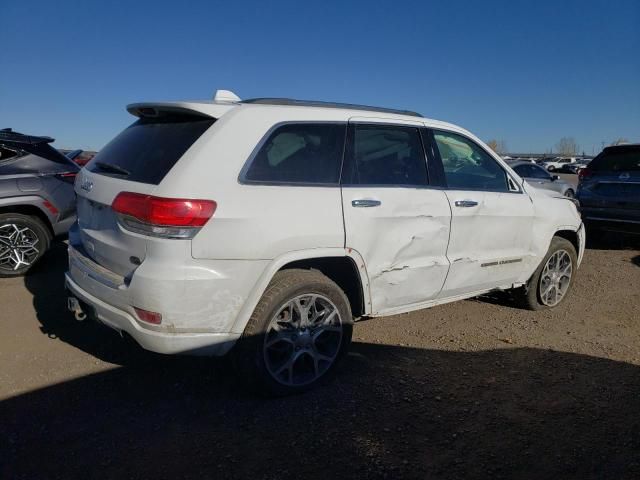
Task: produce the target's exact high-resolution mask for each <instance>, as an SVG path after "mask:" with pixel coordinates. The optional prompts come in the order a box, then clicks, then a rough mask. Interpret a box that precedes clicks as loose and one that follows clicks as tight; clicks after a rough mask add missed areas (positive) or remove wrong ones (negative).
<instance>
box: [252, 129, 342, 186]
mask: <svg viewBox="0 0 640 480" xmlns="http://www.w3.org/2000/svg"><path fill="white" fill-rule="evenodd" d="M345 131H346V124H339V123H291V124H285V125H281V126H279V127H277V128H276V129H275V130H273V131H272V132H271V133H270V134H269V136H268V137H267V139H266V140H265V141H264V142H263V143H262V145H261V146H260V149H259V150H258V152H257V153H256V154H255V155H254V157H253V158H252V160H250V163H249V166H248V168H247V169H246V172H245V173H244V175H242V176H241V177H242V181H244V182H248V183H266V184H273V183H276V184H278V183H283V184H303V185H310V184H311V185H313V184H316V185H338V182H339V180H340V165H341V163H342V152H343V149H344V136H345Z"/></svg>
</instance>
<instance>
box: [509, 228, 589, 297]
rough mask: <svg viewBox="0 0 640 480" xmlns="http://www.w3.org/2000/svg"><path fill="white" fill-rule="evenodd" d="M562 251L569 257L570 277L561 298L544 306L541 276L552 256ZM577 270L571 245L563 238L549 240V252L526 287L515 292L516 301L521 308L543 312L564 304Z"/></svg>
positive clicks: (576, 258) (575, 255) (573, 248)
mask: <svg viewBox="0 0 640 480" xmlns="http://www.w3.org/2000/svg"><path fill="white" fill-rule="evenodd" d="M563 250H564V251H565V252H567V253H568V254H569V257H570V259H571V265H572V272H571V277H570V279H569V282H568V285H567V289H566V291H565V293H564V295H562V298H561V299H560V300H559V301H558V302H557V303H556V304H555V305H552V306H550V305H547V304H545V303H544V302H543V300H542V295H541V293H542V292H541V287H542V282H541V276H542V272H543V271H544V268H545V266H546V264H547V262H548V261H549V259H550V258H551V256H552V255H554V254H555V253H556V252H560V251H563ZM577 268H578V255H577V253H576V249H575V247H574V246H573V244H572V243H571V242H570V241H569V240H567V239H565V238H562V237H553V239H552V240H551V245H550V246H549V250H547V254H546V255H545V256H544V258H543V259H542V262H540V265H539V266H538V268H537V269H536V271H535V272H534V273H533V275H532V276H531V278H530V279H529V281H528V282H527V285H525V286H524V287H521V288H519V289H517V290H516V292H515V293H516V296H517V297H519V298H518V299H519V300H520V303H521V304H522V306H523V307H524V308H527V309H529V310H545V309H548V308H555V307H557V306H558V305H560V304H561V303H562V302H564V301H565V299H566V298H567V296H568V295H569V294H570V293H571V289H572V287H573V282H574V280H575V275H576V272H577Z"/></svg>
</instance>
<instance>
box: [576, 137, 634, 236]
mask: <svg viewBox="0 0 640 480" xmlns="http://www.w3.org/2000/svg"><path fill="white" fill-rule="evenodd" d="M578 176H579V179H580V183H579V184H578V192H577V194H576V198H577V199H578V200H579V201H580V206H581V210H582V218H583V220H584V221H585V223H587V228H588V227H591V229H592V230H598V229H602V230H613V231H624V232H629V233H640V144H638V143H636V144H626V145H616V146H611V147H607V148H605V149H604V150H603V151H602V152H601V153H600V154H599V155H598V156H597V157H596V158H594V159H593V160H592V161H591V163H589V166H588V167H586V168H583V169H582V170H580V171H579V173H578Z"/></svg>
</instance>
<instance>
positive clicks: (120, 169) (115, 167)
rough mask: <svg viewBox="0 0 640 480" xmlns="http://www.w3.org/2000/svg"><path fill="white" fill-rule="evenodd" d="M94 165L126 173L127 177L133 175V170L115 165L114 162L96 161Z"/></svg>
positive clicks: (110, 170) (108, 170)
mask: <svg viewBox="0 0 640 480" xmlns="http://www.w3.org/2000/svg"><path fill="white" fill-rule="evenodd" d="M94 165H95V166H96V167H98V168H99V169H100V170H104V171H105V172H111V173H116V174H118V175H124V176H125V177H128V176H129V175H131V172H130V171H129V170H127V169H126V168H122V167H119V166H118V165H114V164H112V163H105V162H96V163H95V164H94Z"/></svg>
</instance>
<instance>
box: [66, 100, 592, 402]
mask: <svg viewBox="0 0 640 480" xmlns="http://www.w3.org/2000/svg"><path fill="white" fill-rule="evenodd" d="M128 110H129V112H130V113H131V114H133V115H134V116H136V117H137V120H136V121H135V122H134V123H133V124H132V125H131V126H129V127H128V128H126V129H125V130H124V131H123V132H122V133H121V134H120V135H118V136H117V137H116V138H115V139H114V140H113V141H112V142H111V143H109V144H108V145H107V146H106V147H105V148H104V149H103V150H102V151H101V152H100V153H99V154H98V155H97V156H96V157H95V158H94V159H93V160H92V161H91V162H90V163H89V164H88V165H87V167H86V168H85V169H83V170H82V172H81V174H80V176H79V178H78V181H77V182H76V192H77V194H78V224H77V226H76V227H75V228H73V229H72V230H71V233H70V247H69V272H68V273H67V275H66V283H67V287H68V289H69V290H70V299H69V307H70V309H71V310H73V311H74V312H75V314H76V316H78V317H79V318H83V317H84V316H85V315H90V316H92V317H95V318H97V319H98V320H99V321H101V322H102V323H104V324H106V325H108V326H110V327H112V328H115V329H117V330H120V331H124V332H127V333H128V334H129V335H131V336H132V337H133V338H134V339H135V340H136V341H137V342H138V343H140V345H142V346H143V347H144V348H146V349H149V350H153V351H156V352H162V353H194V354H212V355H223V354H225V353H227V352H229V351H231V350H233V352H232V353H233V355H234V359H235V363H236V365H237V367H238V369H239V371H240V372H241V377H242V378H246V379H248V380H249V381H250V382H251V383H252V384H254V385H260V386H262V387H264V388H266V389H267V390H269V391H271V392H273V393H276V394H284V393H291V392H297V391H301V390H304V389H307V388H310V387H311V386H313V385H315V384H316V383H318V382H319V381H321V380H323V379H325V378H327V376H328V375H329V374H330V373H331V372H332V371H333V370H334V367H335V365H336V363H337V362H338V360H339V359H340V358H341V357H342V356H343V355H344V353H345V351H346V350H347V349H348V346H349V343H350V341H351V331H352V323H353V321H354V319H358V318H362V317H374V316H383V315H392V314H397V313H403V312H409V311H412V310H417V309H421V308H426V307H431V306H434V305H438V304H442V303H446V302H451V301H454V300H461V299H464V298H469V297H473V296H477V295H480V294H483V293H486V292H488V291H491V290H496V289H500V290H507V289H513V290H515V291H516V292H517V293H518V294H519V295H520V297H521V298H522V299H523V302H524V303H525V304H526V305H527V306H528V307H529V308H533V309H542V308H550V307H554V306H556V305H558V304H559V303H560V302H561V301H563V300H564V298H566V296H567V294H568V292H569V289H570V288H571V285H572V282H573V278H574V276H575V274H576V270H577V268H578V265H579V263H580V260H581V258H582V253H583V251H584V230H583V228H582V223H581V221H580V217H579V215H578V213H577V211H576V207H575V205H574V204H573V203H572V202H571V201H568V200H566V199H561V198H551V197H549V196H548V195H546V194H543V193H540V192H538V191H536V190H535V189H531V188H528V186H527V185H526V183H523V182H522V181H521V179H520V178H519V177H518V176H517V175H516V174H515V173H514V172H513V171H512V170H511V169H510V168H509V167H508V166H507V165H506V164H505V163H504V162H503V161H502V160H501V159H500V158H499V157H497V156H496V155H495V154H493V153H492V152H491V150H490V149H488V148H487V147H486V146H485V145H484V144H483V143H482V142H481V141H479V140H478V139H477V138H476V137H474V136H473V135H472V134H470V133H469V132H467V131H466V130H463V129H461V128H460V127H457V126H455V125H451V124H448V123H444V122H439V121H435V120H428V119H425V118H423V117H422V116H420V115H419V114H416V113H412V112H407V111H397V110H388V109H379V108H372V107H364V106H355V105H343V104H330V103H322V102H305V101H297V100H286V99H254V100H245V101H241V100H240V99H239V98H237V97H236V96H235V95H234V94H233V93H231V92H225V91H223V92H219V93H218V94H217V95H216V99H215V100H214V101H213V102H159V103H141V104H133V105H129V107H128ZM398 321H402V320H401V318H399V319H398Z"/></svg>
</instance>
